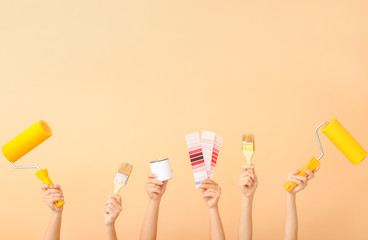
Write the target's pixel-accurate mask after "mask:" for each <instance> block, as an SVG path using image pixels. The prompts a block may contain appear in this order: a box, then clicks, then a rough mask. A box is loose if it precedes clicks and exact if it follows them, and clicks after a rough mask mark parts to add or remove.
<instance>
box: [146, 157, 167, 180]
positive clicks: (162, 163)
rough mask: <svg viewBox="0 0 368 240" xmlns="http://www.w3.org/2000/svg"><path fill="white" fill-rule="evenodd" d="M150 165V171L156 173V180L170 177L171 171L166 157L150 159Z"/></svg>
mask: <svg viewBox="0 0 368 240" xmlns="http://www.w3.org/2000/svg"><path fill="white" fill-rule="evenodd" d="M150 166H151V172H152V173H154V174H156V176H157V178H156V179H157V180H159V181H166V180H169V179H171V178H172V172H171V167H170V162H169V159H168V158H163V159H158V160H155V161H151V162H150Z"/></svg>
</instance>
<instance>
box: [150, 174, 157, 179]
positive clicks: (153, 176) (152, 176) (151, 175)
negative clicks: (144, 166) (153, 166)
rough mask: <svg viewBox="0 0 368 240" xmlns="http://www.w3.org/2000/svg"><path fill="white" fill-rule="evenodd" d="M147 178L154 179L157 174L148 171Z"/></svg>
mask: <svg viewBox="0 0 368 240" xmlns="http://www.w3.org/2000/svg"><path fill="white" fill-rule="evenodd" d="M148 178H149V179H155V178H157V175H156V174H154V173H149V174H148Z"/></svg>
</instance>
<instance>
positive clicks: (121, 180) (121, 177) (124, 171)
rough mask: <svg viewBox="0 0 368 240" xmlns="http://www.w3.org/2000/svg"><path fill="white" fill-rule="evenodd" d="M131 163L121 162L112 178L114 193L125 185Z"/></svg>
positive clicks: (131, 167)
mask: <svg viewBox="0 0 368 240" xmlns="http://www.w3.org/2000/svg"><path fill="white" fill-rule="evenodd" d="M132 169H133V165H131V164H129V163H122V164H121V166H120V168H119V170H118V172H117V173H116V175H115V178H114V185H115V187H114V194H118V192H119V191H120V189H121V188H122V187H124V186H125V184H126V183H127V181H128V178H129V175H130V173H131V172H132Z"/></svg>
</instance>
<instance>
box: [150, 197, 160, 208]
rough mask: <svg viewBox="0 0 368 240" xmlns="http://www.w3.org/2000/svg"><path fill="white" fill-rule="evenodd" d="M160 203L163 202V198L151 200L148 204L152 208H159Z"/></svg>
mask: <svg viewBox="0 0 368 240" xmlns="http://www.w3.org/2000/svg"><path fill="white" fill-rule="evenodd" d="M160 202H161V198H159V199H150V200H149V203H148V204H149V205H150V206H154V207H158V206H160Z"/></svg>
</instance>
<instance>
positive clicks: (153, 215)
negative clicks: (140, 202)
mask: <svg viewBox="0 0 368 240" xmlns="http://www.w3.org/2000/svg"><path fill="white" fill-rule="evenodd" d="M159 208H160V200H150V201H149V203H148V209H147V212H146V216H145V218H144V221H143V225H142V230H141V235H140V238H139V239H140V240H155V239H156V235H157V221H158V211H159Z"/></svg>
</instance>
